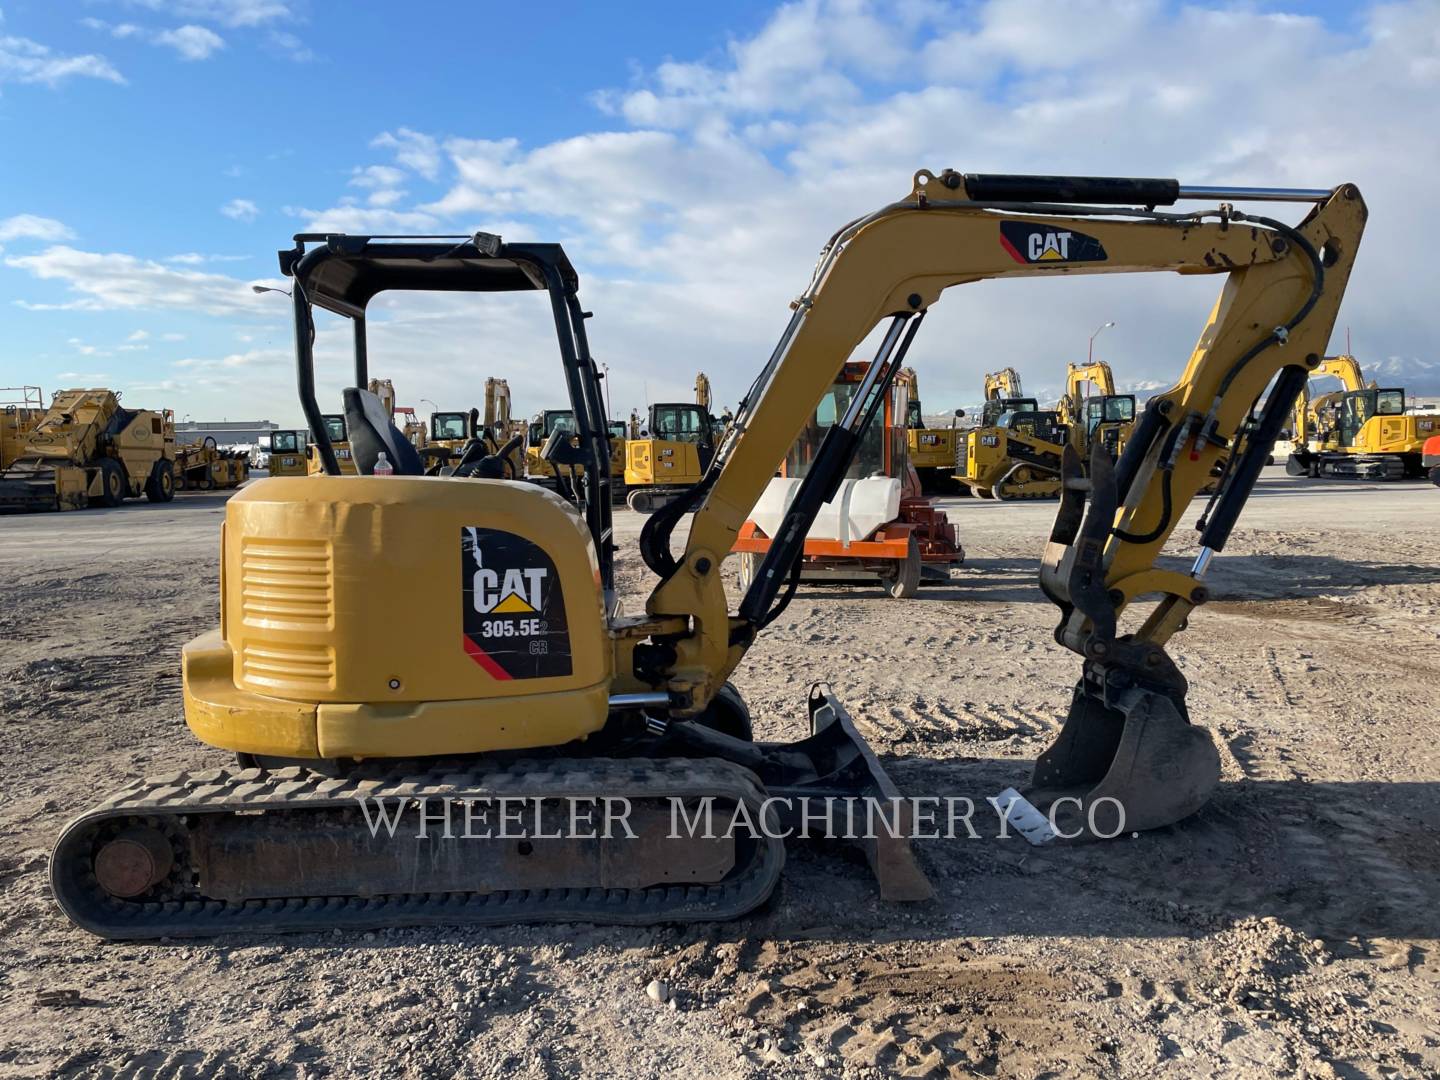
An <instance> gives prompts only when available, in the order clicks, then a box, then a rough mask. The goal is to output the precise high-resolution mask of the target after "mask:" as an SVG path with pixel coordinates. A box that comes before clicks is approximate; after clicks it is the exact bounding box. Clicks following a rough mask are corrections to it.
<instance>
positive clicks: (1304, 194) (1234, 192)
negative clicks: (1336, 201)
mask: <svg viewBox="0 0 1440 1080" xmlns="http://www.w3.org/2000/svg"><path fill="white" fill-rule="evenodd" d="M1331 194H1333V192H1332V191H1331V189H1330V188H1268V187H1223V186H1222V187H1186V186H1183V185H1182V186H1181V188H1180V193H1179V196H1178V197H1179V198H1181V199H1236V200H1240V201H1244V202H1324V201H1325V200H1326V199H1328V198H1330V196H1331Z"/></svg>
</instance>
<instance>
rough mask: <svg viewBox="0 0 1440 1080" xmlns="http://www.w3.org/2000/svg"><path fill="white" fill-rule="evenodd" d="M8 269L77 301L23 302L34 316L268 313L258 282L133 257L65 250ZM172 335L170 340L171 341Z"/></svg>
mask: <svg viewBox="0 0 1440 1080" xmlns="http://www.w3.org/2000/svg"><path fill="white" fill-rule="evenodd" d="M5 265H6V266H9V267H11V268H13V269H17V270H24V271H26V272H28V273H29V274H31V275H32V276H34V277H36V278H38V279H40V280H42V281H58V282H61V283H63V284H64V285H66V287H67V288H68V289H69V290H70V292H72V293H75V294H77V295H76V298H75V299H74V300H71V301H68V302H65V303H61V304H36V303H30V302H28V301H17V303H19V305H20V306H21V307H24V308H26V309H28V310H79V311H114V310H145V309H152V310H158V309H164V308H171V309H179V310H193V311H200V312H204V313H206V314H210V315H234V314H240V313H255V312H264V311H265V310H266V305H264V304H263V303H260V302H259V301H260V300H261V298H260V297H258V296H256V294H255V293H254V292H253V291H252V290H251V288H250V286H251V284H252V282H248V281H239V280H237V279H235V278H231V277H225V276H224V275H222V274H210V273H202V272H200V271H196V270H177V269H174V268H173V267H170V266H166V265H164V264H163V263H158V262H152V261H150V260H145V259H137V258H135V257H134V256H133V255H119V254H100V253H96V252H89V251H77V250H76V249H74V248H72V247H68V246H65V245H60V246H56V247H51V248H47V249H46V250H45V251H43V252H41V253H40V254H38V255H22V256H7V257H6V258H5ZM168 339H169V338H168V335H167V340H168Z"/></svg>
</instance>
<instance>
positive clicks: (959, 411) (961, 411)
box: [955, 409, 965, 420]
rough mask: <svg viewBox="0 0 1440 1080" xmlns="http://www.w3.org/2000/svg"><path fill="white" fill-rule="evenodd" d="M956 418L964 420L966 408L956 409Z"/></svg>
mask: <svg viewBox="0 0 1440 1080" xmlns="http://www.w3.org/2000/svg"><path fill="white" fill-rule="evenodd" d="M955 419H956V420H963V419H965V410H964V409H956V410H955Z"/></svg>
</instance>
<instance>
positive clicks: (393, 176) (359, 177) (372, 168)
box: [350, 165, 405, 188]
mask: <svg viewBox="0 0 1440 1080" xmlns="http://www.w3.org/2000/svg"><path fill="white" fill-rule="evenodd" d="M404 182H405V173H404V171H403V170H401V169H397V168H395V166H393V165H364V166H360V165H357V166H356V167H355V168H354V169H352V170H351V171H350V183H351V185H352V186H354V187H362V188H393V187H399V186H400V185H401V184H403V183H404Z"/></svg>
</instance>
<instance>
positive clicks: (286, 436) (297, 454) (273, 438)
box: [268, 429, 309, 476]
mask: <svg viewBox="0 0 1440 1080" xmlns="http://www.w3.org/2000/svg"><path fill="white" fill-rule="evenodd" d="M308 443H309V435H308V434H307V433H306V432H305V431H303V430H293V429H286V430H281V431H272V432H271V433H270V463H269V469H268V471H269V473H270V475H271V476H304V475H305V474H306V473H307V472H308V469H307V467H306V463H305V447H306V446H307V445H308Z"/></svg>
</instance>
